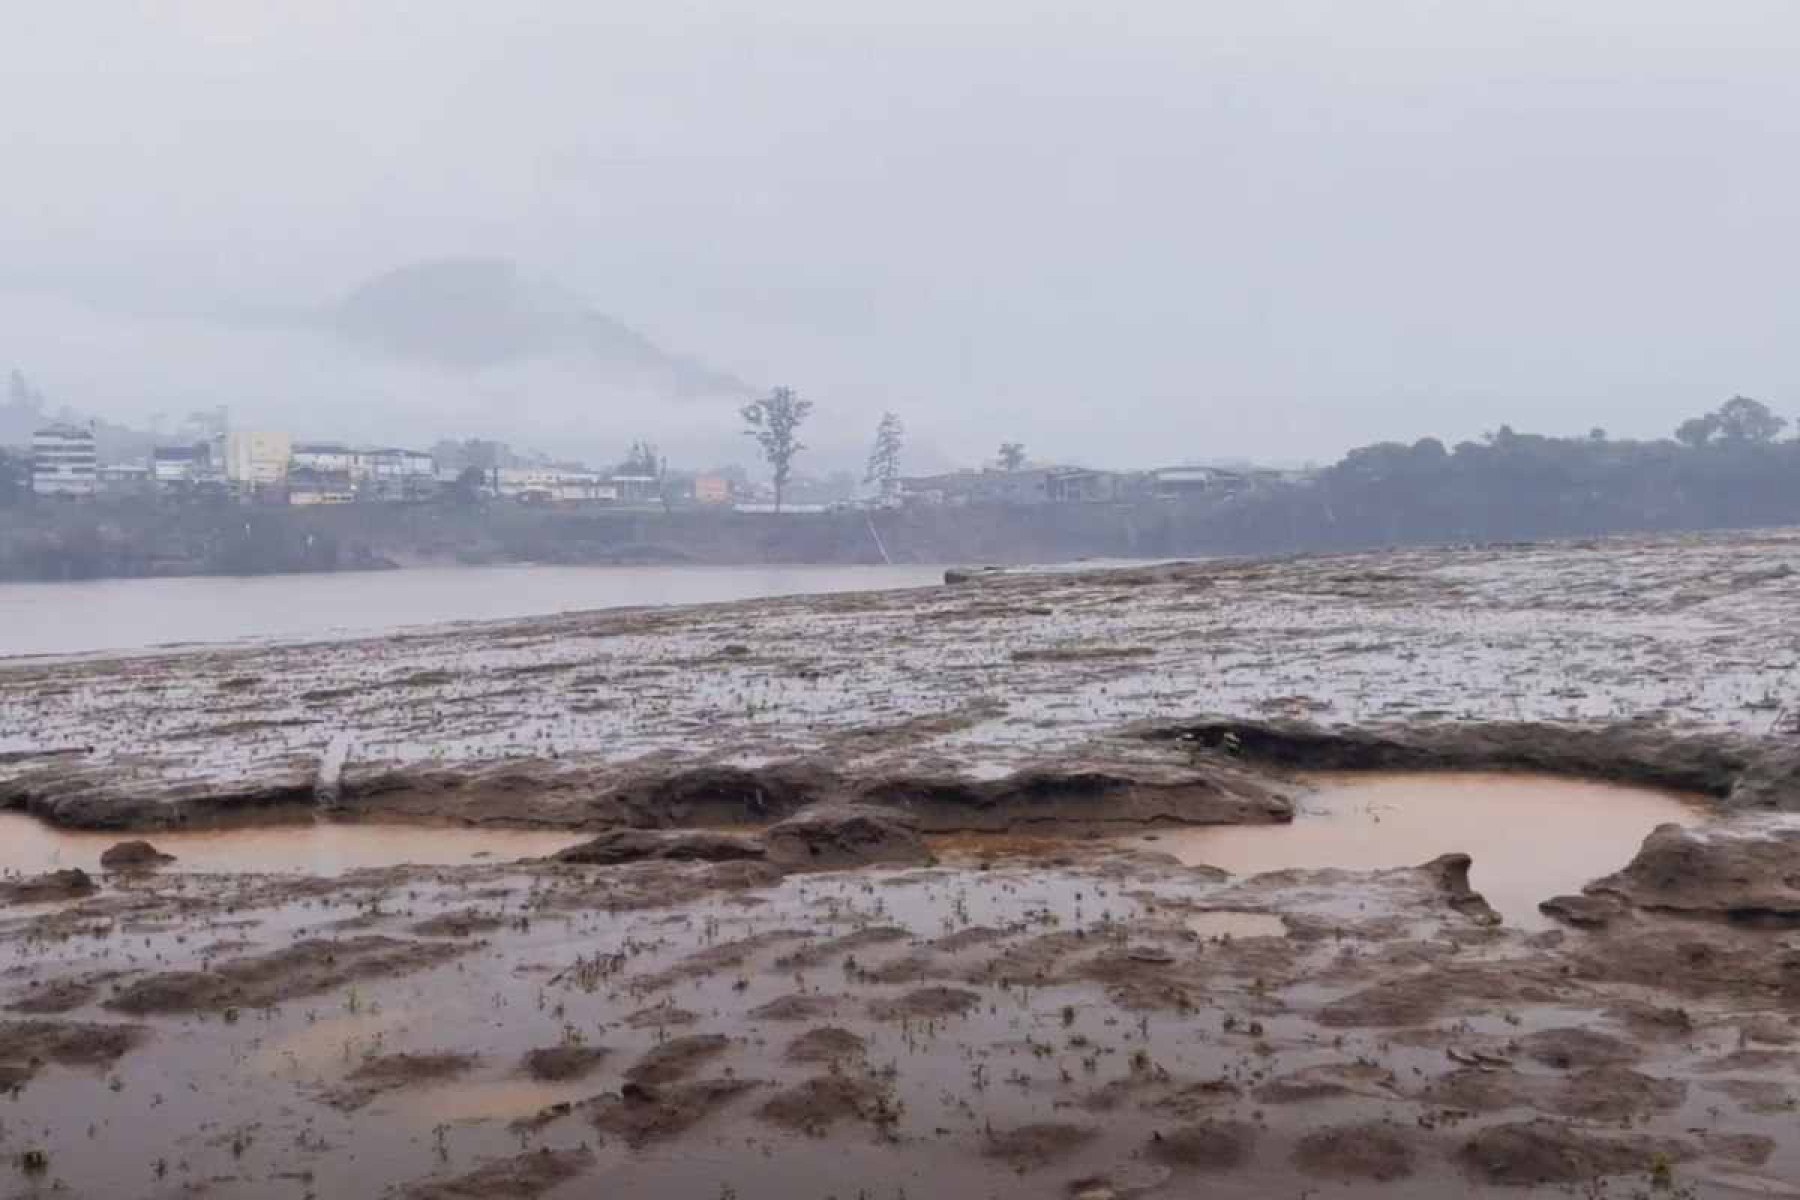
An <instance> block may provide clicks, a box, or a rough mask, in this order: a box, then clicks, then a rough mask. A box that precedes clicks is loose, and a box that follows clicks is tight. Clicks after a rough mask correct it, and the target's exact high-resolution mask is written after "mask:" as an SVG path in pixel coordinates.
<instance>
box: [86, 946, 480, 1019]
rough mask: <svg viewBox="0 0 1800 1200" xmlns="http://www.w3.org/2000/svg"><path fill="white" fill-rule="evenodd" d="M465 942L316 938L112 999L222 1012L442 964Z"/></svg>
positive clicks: (148, 983) (139, 1007)
mask: <svg viewBox="0 0 1800 1200" xmlns="http://www.w3.org/2000/svg"><path fill="white" fill-rule="evenodd" d="M465 949H466V947H465V946H464V945H462V944H460V943H449V942H408V941H401V940H398V939H395V938H389V937H379V936H368V937H356V938H346V939H344V940H343V941H323V940H319V939H311V940H308V941H302V942H296V943H294V944H293V945H292V946H288V947H286V948H284V949H281V950H276V951H273V952H271V953H269V954H264V955H259V956H254V957H250V958H239V959H233V960H231V961H230V962H226V963H221V964H220V965H219V966H217V967H215V968H214V969H212V970H210V971H167V972H164V973H162V974H160V975H150V976H147V977H145V978H143V979H140V980H137V981H136V982H134V983H132V984H130V985H128V986H127V987H125V988H123V989H122V990H121V991H120V992H119V993H118V994H117V995H115V996H114V997H113V998H112V999H110V1000H108V1001H107V1002H106V1006H107V1007H108V1008H113V1009H117V1010H118V1011H120V1012H127V1013H138V1014H143V1013H182V1012H216V1011H221V1010H223V1009H226V1008H235V1007H242V1008H268V1007H271V1006H273V1005H276V1004H279V1003H281V1002H282V1001H284V1000H293V999H298V998H300V997H304V996H313V995H317V994H319V993H321V992H328V991H332V990H334V989H336V988H340V987H344V986H346V985H349V984H352V983H355V982H356V981H357V980H359V979H379V978H383V977H386V976H392V975H399V974H403V973H405V972H408V971H417V970H422V969H424V968H426V967H432V966H436V965H438V964H439V963H443V962H446V961H448V960H449V959H451V958H454V957H456V956H457V955H459V954H461V953H463V952H464V950H465Z"/></svg>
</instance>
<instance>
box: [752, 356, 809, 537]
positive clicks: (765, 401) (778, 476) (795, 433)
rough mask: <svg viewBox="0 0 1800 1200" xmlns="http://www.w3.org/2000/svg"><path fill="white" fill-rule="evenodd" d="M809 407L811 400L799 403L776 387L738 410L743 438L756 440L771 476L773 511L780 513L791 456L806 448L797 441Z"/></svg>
mask: <svg viewBox="0 0 1800 1200" xmlns="http://www.w3.org/2000/svg"><path fill="white" fill-rule="evenodd" d="M812 407H813V406H812V401H811V400H802V399H801V398H800V396H799V393H797V392H795V391H794V389H793V388H786V387H778V388H776V389H775V390H774V391H773V392H770V393H769V394H768V395H767V396H764V397H763V398H762V399H760V400H752V401H751V402H750V403H748V404H746V405H744V406H743V407H742V408H740V409H739V410H738V414H739V415H740V416H742V417H743V418H744V427H745V428H744V434H745V436H746V437H753V438H755V439H756V444H757V445H758V446H761V447H762V453H763V457H764V458H765V459H767V460H768V463H769V469H770V471H771V472H772V473H773V474H774V476H775V511H776V512H780V511H781V500H782V497H783V496H784V495H786V493H787V485H788V479H789V478H791V477H792V475H793V469H794V456H795V455H796V454H799V453H800V451H802V450H804V449H806V443H804V442H802V441H801V440H800V426H801V425H803V424H805V423H806V418H807V416H808V415H809V414H810V413H811V412H812Z"/></svg>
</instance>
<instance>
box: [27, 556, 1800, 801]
mask: <svg viewBox="0 0 1800 1200" xmlns="http://www.w3.org/2000/svg"><path fill="white" fill-rule="evenodd" d="M1796 611H1800V536H1797V535H1794V534H1791V533H1765V534H1757V535H1754V536H1736V537H1730V536H1710V537H1704V538H1685V539H1684V538H1661V539H1650V540H1639V541H1632V540H1621V541H1610V542H1602V543H1596V544H1583V545H1557V546H1539V547H1516V548H1498V549H1495V548H1488V549H1470V550H1438V551H1406V552H1394V553H1388V554H1378V555H1377V554H1371V555H1360V556H1347V557H1338V558H1314V559H1299V560H1293V561H1285V562H1252V563H1197V564H1188V565H1174V566H1162V567H1155V568H1143V569H1133V570H1124V571H1110V572H1095V573H1090V574H1064V575H1048V576H1039V577H1026V578H1010V577H994V578H984V579H979V580H977V581H975V582H971V583H968V584H963V585H958V586H947V587H941V588H933V589H923V590H919V591H911V592H890V593H879V594H864V595H844V596H829V597H799V598H790V599H781V600H768V601H758V602H751V603H745V604H732V605H716V606H709V607H700V608H692V609H672V610H639V611H612V612H603V613H593V614H578V615H570V616H565V617H558V618H551V619H538V620H526V621H515V622H503V623H495V624H487V625H470V626H457V627H449V628H446V629H444V630H442V631H437V632H424V633H417V634H407V635H404V636H396V637H390V638H383V639H378V640H364V641H350V642H344V643H340V644H333V645H323V646H320V645H309V646H305V647H270V648H262V649H231V650H219V651H193V652H187V653H177V654H154V655H145V656H140V657H131V658H123V659H82V660H75V661H33V660H21V661H14V662H11V663H7V664H4V665H0V805H6V806H12V807H22V808H29V809H31V810H32V811H34V812H37V813H40V814H42V815H44V816H46V817H47V818H49V819H51V820H54V821H57V822H59V823H62V824H66V825H78V826H90V827H98V828H126V827H141V828H155V827H157V826H159V825H168V824H173V823H177V822H180V821H183V820H189V821H191V820H205V819H209V818H214V817H217V816H219V815H220V814H239V815H241V814H242V813H244V812H247V811H255V810H260V809H275V810H278V811H283V812H295V811H299V810H303V809H306V808H309V807H311V806H314V805H317V804H326V805H330V806H334V807H337V808H340V809H342V810H344V811H345V812H347V813H348V814H351V815H359V816H396V817H406V816H428V817H432V818H450V819H465V820H480V821H504V822H511V823H521V824H541V825H551V826H572V827H583V828H602V827H607V826H611V825H617V824H632V825H666V824H698V823H706V822H709V821H719V820H728V821H744V820H752V821H755V820H762V819H765V818H766V817H768V816H770V815H782V814H784V813H786V812H789V811H792V810H793V809H795V808H798V807H800V806H801V805H802V804H804V803H809V802H814V801H818V800H826V799H829V800H850V801H858V800H861V801H873V802H878V803H879V802H885V801H889V800H904V801H905V802H906V803H907V804H908V805H909V806H910V807H912V808H913V809H914V810H915V815H918V816H919V817H920V818H921V819H922V820H924V821H925V822H926V824H927V825H928V827H934V828H950V827H973V828H992V827H999V826H1011V825H1018V824H1020V823H1022V822H1029V821H1031V820H1040V819H1056V820H1067V819H1071V818H1075V817H1081V818H1082V819H1089V820H1105V819H1115V818H1118V817H1120V816H1121V815H1124V816H1128V817H1144V816H1167V817H1169V818H1170V819H1178V820H1194V819H1220V818H1221V817H1222V818H1224V819H1232V820H1236V819H1242V816H1241V815H1239V813H1238V812H1237V811H1236V807H1235V806H1238V805H1245V806H1248V809H1246V810H1245V811H1246V812H1247V811H1249V810H1250V809H1255V808H1256V807H1258V806H1260V805H1262V804H1264V803H1265V802H1266V800H1265V797H1264V794H1263V791H1262V790H1259V789H1257V788H1254V787H1244V786H1241V785H1242V783H1243V780H1242V777H1241V776H1238V775H1233V774H1232V772H1231V769H1230V768H1231V767H1232V765H1233V764H1234V763H1241V762H1244V761H1246V760H1256V761H1258V762H1276V763H1283V764H1287V765H1292V766H1309V767H1370V766H1380V767H1387V768H1393V767H1420V766H1429V767H1455V768H1470V769H1483V768H1492V767H1501V768H1507V769H1534V770H1551V771H1560V772H1564V773H1570V774H1580V775H1585V776H1591V777H1598V778H1612V779H1622V780H1625V781H1630V782H1638V783H1647V784H1654V785H1657V786H1666V787H1673V788H1678V789H1681V790H1694V791H1702V792H1707V793H1710V794H1713V795H1717V796H1720V797H1722V798H1723V797H1730V798H1731V800H1732V802H1733V803H1743V804H1746V805H1758V804H1777V803H1781V802H1782V797H1783V796H1784V795H1787V794H1789V793H1788V792H1787V791H1785V790H1784V789H1787V788H1788V787H1789V784H1790V783H1791V782H1792V780H1793V778H1794V777H1795V774H1796V772H1797V771H1800V764H1797V763H1796V756H1795V755H1794V754H1793V753H1792V751H1791V746H1792V744H1793V742H1792V739H1791V738H1788V739H1785V740H1781V739H1776V740H1775V741H1772V740H1771V735H1774V734H1777V733H1778V731H1779V730H1780V729H1781V728H1783V727H1784V723H1785V722H1787V721H1790V720H1791V709H1787V708H1785V707H1784V706H1787V705H1790V704H1791V702H1792V697H1793V696H1794V695H1795V694H1796V692H1797V691H1800V686H1797V685H1800V650H1797V649H1796V647H1795V645H1794V642H1793V634H1792V632H1791V631H1792V628H1793V614H1794V613H1795V612H1796ZM1777 743H1779V744H1777ZM1782 748H1788V749H1787V752H1786V753H1785V754H1772V753H1771V750H1772V749H1773V750H1778V749H1782Z"/></svg>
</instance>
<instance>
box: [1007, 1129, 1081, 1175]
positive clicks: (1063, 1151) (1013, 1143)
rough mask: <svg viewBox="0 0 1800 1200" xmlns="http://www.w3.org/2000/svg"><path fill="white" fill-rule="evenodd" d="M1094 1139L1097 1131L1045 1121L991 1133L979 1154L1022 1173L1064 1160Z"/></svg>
mask: <svg viewBox="0 0 1800 1200" xmlns="http://www.w3.org/2000/svg"><path fill="white" fill-rule="evenodd" d="M1097 1136H1099V1134H1098V1132H1097V1131H1096V1130H1095V1129H1094V1128H1093V1127H1091V1126H1088V1125H1069V1124H1065V1123H1062V1122H1056V1121H1046V1122H1042V1123H1040V1124H1035V1125H1021V1126H1019V1127H1018V1128H1017V1129H1009V1130H1007V1131H1006V1132H1004V1133H991V1134H989V1135H988V1139H987V1141H986V1143H985V1144H984V1145H983V1146H982V1148H981V1152H982V1153H983V1154H984V1155H986V1156H987V1157H988V1158H998V1159H1000V1160H1002V1161H1003V1162H1005V1163H1006V1164H1007V1165H1008V1166H1009V1167H1011V1168H1012V1169H1013V1170H1015V1171H1018V1172H1020V1173H1021V1174H1023V1173H1024V1172H1026V1171H1035V1170H1038V1169H1039V1168H1041V1167H1047V1166H1049V1165H1050V1164H1051V1163H1053V1162H1056V1161H1057V1160H1059V1159H1063V1158H1067V1157H1068V1156H1069V1155H1071V1154H1073V1153H1075V1152H1076V1151H1077V1150H1079V1149H1081V1148H1082V1147H1083V1146H1085V1145H1086V1144H1087V1143H1089V1142H1091V1141H1093V1140H1094V1138H1096V1137H1097Z"/></svg>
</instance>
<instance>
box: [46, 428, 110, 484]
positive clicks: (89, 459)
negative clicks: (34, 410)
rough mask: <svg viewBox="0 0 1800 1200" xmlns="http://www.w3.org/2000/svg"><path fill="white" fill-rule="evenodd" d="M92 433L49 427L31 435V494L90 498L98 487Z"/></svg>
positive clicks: (91, 431)
mask: <svg viewBox="0 0 1800 1200" xmlns="http://www.w3.org/2000/svg"><path fill="white" fill-rule="evenodd" d="M99 476H100V472H99V455H98V454H97V453H96V452H95V449H94V431H93V430H91V429H83V428H81V427H80V426H78V425H52V426H50V427H49V428H48V429H40V430H38V431H37V432H36V433H34V434H32V435H31V490H32V491H34V492H36V493H37V494H38V495H40V496H91V495H93V494H94V491H95V489H96V488H97V487H98V486H99V481H100V480H99Z"/></svg>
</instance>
